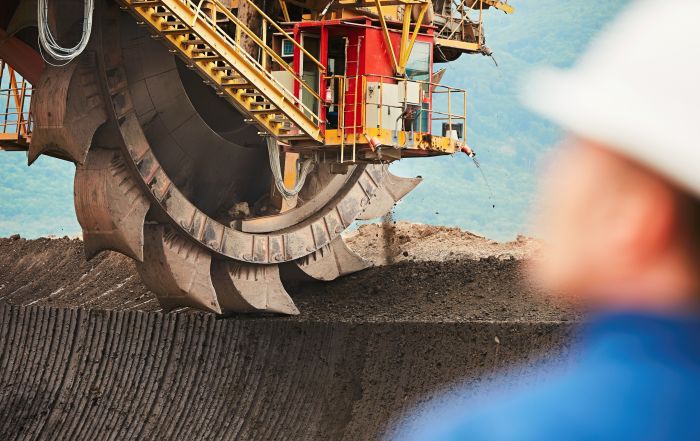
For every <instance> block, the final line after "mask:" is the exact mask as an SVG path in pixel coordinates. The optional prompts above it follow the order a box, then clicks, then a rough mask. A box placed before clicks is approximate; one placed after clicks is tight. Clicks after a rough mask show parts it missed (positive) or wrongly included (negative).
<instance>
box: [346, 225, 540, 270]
mask: <svg viewBox="0 0 700 441" xmlns="http://www.w3.org/2000/svg"><path fill="white" fill-rule="evenodd" d="M345 241H346V242H347V244H348V245H349V246H350V248H352V249H353V250H354V251H355V252H356V253H358V254H360V255H361V256H362V257H364V258H365V259H368V260H370V261H372V262H373V263H374V264H375V265H386V264H391V263H395V262H402V261H419V262H425V261H430V262H444V261H446V260H458V259H482V258H487V257H496V258H498V259H509V258H511V257H513V258H516V259H523V258H525V257H527V256H530V255H532V254H533V253H535V252H537V247H538V244H537V241H536V240H534V239H531V238H528V237H525V236H518V237H517V239H516V240H514V241H512V242H496V241H494V240H490V239H487V238H485V237H482V236H478V235H476V234H473V233H470V232H469V231H465V230H461V229H459V228H453V227H440V226H435V225H426V224H415V223H411V222H404V221H399V222H384V223H372V224H366V225H361V226H360V227H359V228H358V229H357V230H355V231H352V232H350V233H348V234H346V235H345Z"/></svg>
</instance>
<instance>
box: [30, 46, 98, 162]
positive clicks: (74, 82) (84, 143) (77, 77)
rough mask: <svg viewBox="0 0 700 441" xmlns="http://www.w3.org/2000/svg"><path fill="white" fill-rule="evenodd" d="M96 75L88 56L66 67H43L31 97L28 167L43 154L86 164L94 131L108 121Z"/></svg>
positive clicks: (92, 62)
mask: <svg viewBox="0 0 700 441" xmlns="http://www.w3.org/2000/svg"><path fill="white" fill-rule="evenodd" d="M95 72H96V67H95V62H94V57H93V56H91V54H89V53H86V54H84V55H83V56H81V58H80V59H79V60H78V61H75V62H73V63H70V64H68V65H66V66H62V67H54V66H47V67H46V70H45V71H44V73H43V74H42V75H41V79H40V80H39V84H38V85H37V86H36V87H35V89H34V90H35V92H34V95H33V96H32V117H33V118H34V127H33V131H32V141H31V144H30V146H29V153H28V160H29V164H32V163H33V162H34V161H35V160H36V159H37V158H38V157H39V155H41V154H43V153H52V154H54V155H56V156H59V157H65V158H67V159H69V160H71V161H73V162H76V163H79V164H82V163H83V162H84V161H85V157H86V156H87V152H88V149H89V148H90V144H91V142H92V137H93V135H94V134H95V131H96V130H97V128H98V127H100V126H101V125H102V124H103V123H104V122H105V121H107V113H106V112H105V110H104V103H103V101H102V98H101V95H100V87H99V83H98V81H97V76H96V73H95Z"/></svg>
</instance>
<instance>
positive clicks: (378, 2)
mask: <svg viewBox="0 0 700 441" xmlns="http://www.w3.org/2000/svg"><path fill="white" fill-rule="evenodd" d="M374 5H375V6H376V7H377V14H378V15H379V23H381V25H382V33H383V34H384V42H385V43H386V47H387V50H388V51H389V56H390V57H391V65H392V66H393V67H394V72H395V73H400V67H399V63H398V61H397V60H396V52H394V45H393V43H392V42H391V36H390V35H389V28H388V27H387V25H386V19H385V18H384V10H383V9H382V2H381V0H374Z"/></svg>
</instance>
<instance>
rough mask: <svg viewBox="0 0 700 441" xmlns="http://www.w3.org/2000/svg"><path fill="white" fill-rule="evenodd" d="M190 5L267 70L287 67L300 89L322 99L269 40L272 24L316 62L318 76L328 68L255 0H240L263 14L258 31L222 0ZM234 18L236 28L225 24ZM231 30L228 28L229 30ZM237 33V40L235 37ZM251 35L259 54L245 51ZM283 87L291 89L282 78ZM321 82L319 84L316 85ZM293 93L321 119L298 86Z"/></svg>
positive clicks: (303, 56) (302, 55) (195, 0)
mask: <svg viewBox="0 0 700 441" xmlns="http://www.w3.org/2000/svg"><path fill="white" fill-rule="evenodd" d="M186 3H187V4H188V6H189V7H190V8H192V9H194V10H196V11H197V16H198V17H199V18H200V19H203V20H204V21H205V22H207V23H208V24H209V25H210V26H212V27H213V28H214V29H216V30H217V31H218V32H219V33H220V34H222V35H223V36H224V37H225V38H226V39H227V40H229V42H230V43H233V46H234V47H236V48H237V49H238V50H243V51H244V52H245V53H246V55H248V58H250V59H251V61H253V62H254V63H255V64H256V65H257V66H258V67H259V68H260V69H261V71H263V72H269V71H270V70H271V69H272V68H273V67H274V66H275V65H276V66H277V67H278V68H281V70H285V71H287V72H288V73H289V74H290V75H291V76H292V79H293V82H294V83H295V84H296V85H298V87H299V89H300V90H305V91H307V92H308V93H309V94H311V95H312V96H313V97H314V98H316V99H318V100H319V101H320V100H321V96H320V95H319V93H318V89H316V88H314V86H313V85H310V84H308V83H307V82H306V81H304V79H303V78H301V76H300V75H299V72H296V71H295V70H294V66H290V65H289V63H287V61H285V60H284V58H282V56H281V55H280V54H278V53H277V52H276V51H275V50H274V49H273V48H272V47H271V46H270V45H269V44H268V40H269V35H268V34H269V32H268V30H269V29H270V28H272V29H274V30H275V33H276V35H279V36H281V38H282V41H288V42H290V43H291V44H292V46H293V47H294V48H295V50H298V51H299V53H300V59H303V61H304V62H310V63H312V64H313V65H314V66H315V68H316V69H317V71H318V78H322V77H323V75H324V73H325V71H326V68H325V66H324V65H323V63H321V62H320V61H319V60H318V59H316V57H314V56H313V55H312V54H310V53H309V51H307V50H306V49H305V48H304V47H303V46H302V45H301V44H300V43H299V42H298V41H296V39H295V38H294V37H293V36H292V35H290V34H289V33H288V32H286V31H285V30H284V29H282V27H280V26H279V25H278V24H277V23H276V22H275V21H274V20H273V19H272V18H270V17H269V16H268V15H267V14H266V13H265V12H264V11H263V10H262V9H260V7H258V6H257V5H256V4H255V3H254V2H253V1H251V0H239V1H238V8H239V10H240V8H241V5H242V4H243V3H245V4H247V5H249V7H250V8H252V9H253V10H254V11H255V12H256V13H257V14H258V15H259V17H260V20H261V26H260V28H259V30H258V32H255V31H254V30H253V29H251V28H250V27H249V26H247V25H246V24H245V23H244V22H243V21H241V19H240V18H238V17H237V16H236V15H235V14H234V13H233V12H231V10H230V9H229V8H228V7H226V5H224V4H223V3H221V2H220V1H219V0H186ZM225 22H230V23H231V24H232V25H233V29H231V30H227V29H224V26H222V24H223V23H225ZM227 31H228V32H227ZM232 36H233V40H231V37H232ZM246 39H249V41H251V42H252V43H253V45H254V47H255V48H257V52H258V53H257V54H251V53H250V52H249V51H245V40H246ZM275 82H276V83H277V84H278V85H279V86H280V87H282V88H284V89H287V88H286V87H284V86H283V85H282V84H281V83H279V82H278V81H275ZM316 86H318V85H316ZM287 91H288V92H289V93H290V94H291V95H292V96H293V101H295V102H296V103H297V104H298V105H299V106H300V107H302V108H304V110H306V111H307V113H309V114H310V116H312V117H313V118H315V119H318V116H317V112H313V111H311V109H308V108H307V107H306V106H305V105H304V104H302V103H301V99H300V98H299V97H297V96H296V94H295V91H294V90H287Z"/></svg>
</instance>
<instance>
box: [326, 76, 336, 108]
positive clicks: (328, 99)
mask: <svg viewBox="0 0 700 441" xmlns="http://www.w3.org/2000/svg"><path fill="white" fill-rule="evenodd" d="M334 100H335V97H334V96H333V82H332V81H331V82H329V83H328V88H327V89H326V104H327V105H329V106H332V105H333V101H334Z"/></svg>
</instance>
